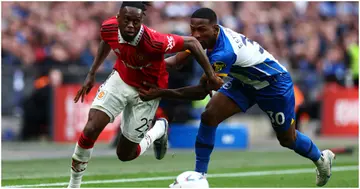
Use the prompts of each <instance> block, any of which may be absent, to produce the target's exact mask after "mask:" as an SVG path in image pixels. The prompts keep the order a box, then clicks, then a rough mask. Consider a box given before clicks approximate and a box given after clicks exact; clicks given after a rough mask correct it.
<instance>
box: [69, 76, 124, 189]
mask: <svg viewBox="0 0 360 189" xmlns="http://www.w3.org/2000/svg"><path fill="white" fill-rule="evenodd" d="M120 81H121V79H120V77H119V75H118V74H117V72H116V73H114V72H113V73H112V74H111V75H110V76H109V78H108V80H107V81H106V82H105V83H104V84H103V85H102V86H101V87H100V88H99V91H98V94H97V95H96V97H95V99H94V101H93V104H92V106H91V109H90V112H89V117H88V121H87V123H86V125H85V128H84V130H83V132H82V133H81V136H80V138H79V140H78V142H77V143H76V146H75V150H74V154H73V155H72V166H71V178H70V183H69V186H68V187H69V188H79V187H80V185H81V180H82V177H83V175H84V172H85V170H86V167H87V164H88V162H89V160H90V158H91V153H92V151H93V147H94V144H95V141H96V140H97V138H98V136H99V135H100V133H101V132H102V130H103V129H104V128H105V127H106V125H107V124H108V123H109V122H113V121H114V119H115V117H116V116H117V115H118V114H119V113H120V112H121V111H122V109H123V107H124V106H125V104H126V99H125V98H124V97H122V95H121V94H120V93H118V92H117V91H116V90H117V87H122V86H121V82H120ZM114 91H115V92H114ZM115 95H116V96H115Z"/></svg>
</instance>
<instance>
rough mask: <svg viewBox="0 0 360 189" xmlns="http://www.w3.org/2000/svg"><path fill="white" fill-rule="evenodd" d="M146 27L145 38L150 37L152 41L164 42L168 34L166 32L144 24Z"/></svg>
mask: <svg viewBox="0 0 360 189" xmlns="http://www.w3.org/2000/svg"><path fill="white" fill-rule="evenodd" d="M143 27H144V37H145V39H148V40H149V41H151V42H154V41H156V42H162V41H163V38H164V37H165V36H166V35H165V34H163V33H160V32H158V31H156V30H154V29H152V28H149V27H147V26H145V25H143Z"/></svg>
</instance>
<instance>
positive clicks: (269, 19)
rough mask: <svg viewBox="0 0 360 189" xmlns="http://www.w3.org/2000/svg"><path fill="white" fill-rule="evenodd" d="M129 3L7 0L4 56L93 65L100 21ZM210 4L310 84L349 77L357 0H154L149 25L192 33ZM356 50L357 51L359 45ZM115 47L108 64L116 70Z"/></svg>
mask: <svg viewBox="0 0 360 189" xmlns="http://www.w3.org/2000/svg"><path fill="white" fill-rule="evenodd" d="M120 5H121V2H2V12H3V14H2V27H1V29H2V53H3V55H2V62H3V64H21V65H25V66H32V65H41V66H43V67H51V66H61V65H67V64H78V65H84V66H90V65H91V64H92V60H93V58H94V55H95V54H96V51H97V46H98V43H99V27H100V24H101V22H102V21H103V20H105V19H106V18H109V17H111V16H114V15H115V14H116V13H117V11H118V9H119V7H120ZM199 7H210V8H212V9H214V10H215V12H216V13H217V15H218V19H219V23H220V24H222V25H224V26H225V27H229V28H232V29H234V30H236V31H238V32H241V33H243V34H245V35H246V36H247V37H249V38H251V39H253V40H255V41H257V42H259V43H260V44H261V45H262V46H263V47H265V48H266V49H267V50H268V51H270V52H271V53H272V54H273V55H274V56H275V57H277V59H278V60H279V61H280V62H281V63H282V64H284V65H285V66H287V67H288V68H289V69H290V70H293V69H294V70H299V71H300V72H301V73H306V76H305V75H304V74H301V75H303V76H305V77H306V78H302V80H303V82H302V84H303V85H304V86H302V87H304V88H311V87H314V86H313V85H314V84H316V83H317V82H316V81H317V80H318V76H319V75H324V76H328V75H332V76H335V77H336V78H337V79H342V78H344V77H345V75H346V68H350V67H351V65H350V64H351V60H352V57H351V56H352V55H351V53H350V51H351V48H353V46H354V45H355V46H357V44H358V30H359V25H358V12H359V11H358V3H357V2H306V1H297V2H159V1H157V2H154V3H153V4H152V6H151V7H150V8H149V9H148V11H147V13H146V14H147V17H146V22H145V23H146V24H147V25H148V26H150V27H152V28H154V29H156V30H158V31H160V32H169V33H176V34H180V35H188V34H189V25H188V21H189V16H190V15H191V14H192V12H193V11H194V10H196V9H197V8H199ZM351 52H352V51H351ZM114 59H115V56H114V55H113V54H112V55H111V56H110V57H109V58H108V59H107V61H106V62H105V64H104V66H102V67H101V70H110V69H111V68H112V64H113V62H114Z"/></svg>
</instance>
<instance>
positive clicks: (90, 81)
mask: <svg viewBox="0 0 360 189" xmlns="http://www.w3.org/2000/svg"><path fill="white" fill-rule="evenodd" d="M94 84H95V75H94V74H90V73H89V74H88V75H87V76H86V79H85V82H84V84H83V86H82V87H81V89H80V90H79V91H78V92H77V94H76V96H75V98H74V102H75V103H77V102H78V101H79V99H80V97H81V102H84V98H85V96H86V95H87V94H89V92H90V91H91V89H92V88H93V86H94Z"/></svg>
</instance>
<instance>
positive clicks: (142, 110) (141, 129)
mask: <svg viewBox="0 0 360 189" xmlns="http://www.w3.org/2000/svg"><path fill="white" fill-rule="evenodd" d="M159 102H160V99H154V100H151V101H142V100H141V99H140V98H139V97H137V98H134V100H133V102H132V103H131V104H128V105H127V106H126V107H125V109H124V111H123V116H122V121H121V131H122V135H123V136H124V137H125V138H126V139H127V140H129V141H131V142H133V143H136V144H138V143H140V142H141V140H142V139H143V138H144V136H145V134H146V132H147V131H148V130H149V128H150V126H151V125H152V121H153V119H154V117H155V113H156V110H157V108H158V106H159ZM124 140H125V139H124Z"/></svg>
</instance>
